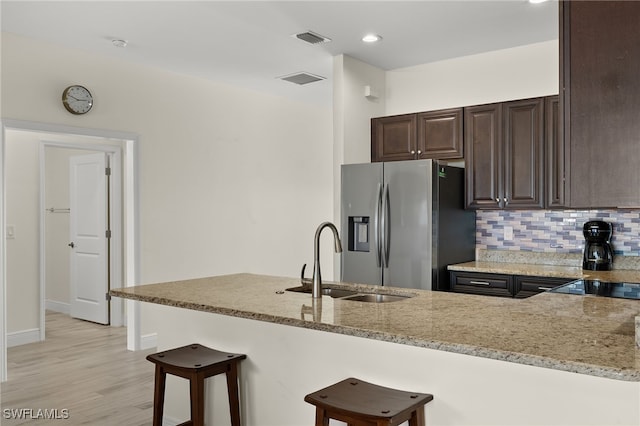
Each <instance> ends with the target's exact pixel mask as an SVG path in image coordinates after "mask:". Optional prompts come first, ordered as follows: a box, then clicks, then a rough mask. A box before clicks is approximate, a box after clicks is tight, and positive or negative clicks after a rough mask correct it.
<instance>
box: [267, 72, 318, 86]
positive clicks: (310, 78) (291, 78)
mask: <svg viewBox="0 0 640 426" xmlns="http://www.w3.org/2000/svg"><path fill="white" fill-rule="evenodd" d="M278 78H279V79H281V80H285V81H288V82H291V83H295V84H299V85H301V86H302V85H303V84H309V83H313V82H316V81H320V80H324V79H325V77H320V76H319V75H313V74H309V73H307V72H298V73H295V74H290V75H284V76H282V77H278Z"/></svg>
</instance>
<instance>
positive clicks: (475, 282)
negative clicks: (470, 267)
mask: <svg viewBox="0 0 640 426" xmlns="http://www.w3.org/2000/svg"><path fill="white" fill-rule="evenodd" d="M469 283H470V284H477V285H491V283H488V282H486V281H469Z"/></svg>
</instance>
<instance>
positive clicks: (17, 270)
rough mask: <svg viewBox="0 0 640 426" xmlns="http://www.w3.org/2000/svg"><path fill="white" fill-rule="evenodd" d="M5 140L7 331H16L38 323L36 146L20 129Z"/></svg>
mask: <svg viewBox="0 0 640 426" xmlns="http://www.w3.org/2000/svg"><path fill="white" fill-rule="evenodd" d="M7 139H10V140H11V142H10V143H6V145H5V155H6V161H5V165H6V169H5V176H6V180H7V185H6V194H5V197H6V206H7V207H6V222H7V226H13V227H14V229H15V238H14V239H8V240H7V253H6V257H7V271H6V277H7V278H6V279H7V281H6V282H7V290H6V291H7V293H6V294H7V332H8V333H16V332H20V331H25V330H33V329H37V328H39V326H40V320H39V319H40V316H39V306H40V299H39V297H40V296H39V295H40V287H39V282H40V281H39V272H38V263H39V255H38V242H39V211H38V207H39V200H38V196H39V195H38V194H39V192H38V188H39V185H40V177H39V172H38V168H39V160H38V149H39V148H38V144H37V142H34V141H33V140H32V138H31V136H30V135H28V134H25V133H22V132H13V131H7Z"/></svg>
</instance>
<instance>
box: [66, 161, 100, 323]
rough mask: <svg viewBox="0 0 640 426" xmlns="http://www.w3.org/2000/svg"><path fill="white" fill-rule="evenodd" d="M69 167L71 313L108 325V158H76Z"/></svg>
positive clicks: (73, 315) (74, 315) (75, 316)
mask: <svg viewBox="0 0 640 426" xmlns="http://www.w3.org/2000/svg"><path fill="white" fill-rule="evenodd" d="M69 167H70V170H69V182H70V189H69V199H70V206H69V207H70V209H71V211H70V220H71V222H70V234H71V235H70V236H71V239H70V243H69V246H70V247H71V256H70V257H71V269H70V276H71V291H70V294H71V306H70V313H71V316H72V317H74V318H80V319H83V320H87V321H93V322H97V323H100V324H109V301H108V300H107V292H108V291H109V276H108V270H109V240H108V238H107V231H108V198H107V197H108V185H109V182H108V176H107V173H106V170H107V156H106V154H105V153H97V154H89V155H81V156H74V157H71V159H70V161H69Z"/></svg>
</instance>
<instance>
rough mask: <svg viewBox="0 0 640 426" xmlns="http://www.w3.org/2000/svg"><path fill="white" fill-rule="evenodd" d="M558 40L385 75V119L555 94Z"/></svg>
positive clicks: (397, 70)
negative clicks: (397, 115)
mask: <svg viewBox="0 0 640 426" xmlns="http://www.w3.org/2000/svg"><path fill="white" fill-rule="evenodd" d="M558 46H559V45H558V40H552V41H547V42H543V43H535V44H530V45H526V46H520V47H514V48H511V49H503V50H496V51H493V52H487V53H482V54H477V55H471V56H464V57H460V58H454V59H449V60H446V61H439V62H434V63H430V64H424V65H419V66H415V67H409V68H402V69H396V70H392V71H388V72H387V74H386V76H387V80H386V111H385V115H394V114H404V113H409V112H418V111H429V110H436V109H443V108H451V107H460V106H468V105H480V104H484V103H491V102H500V101H506V100H513V99H524V98H530V97H537V96H546V95H553V94H558V93H559V92H558V87H559V80H560V68H559V50H558Z"/></svg>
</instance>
